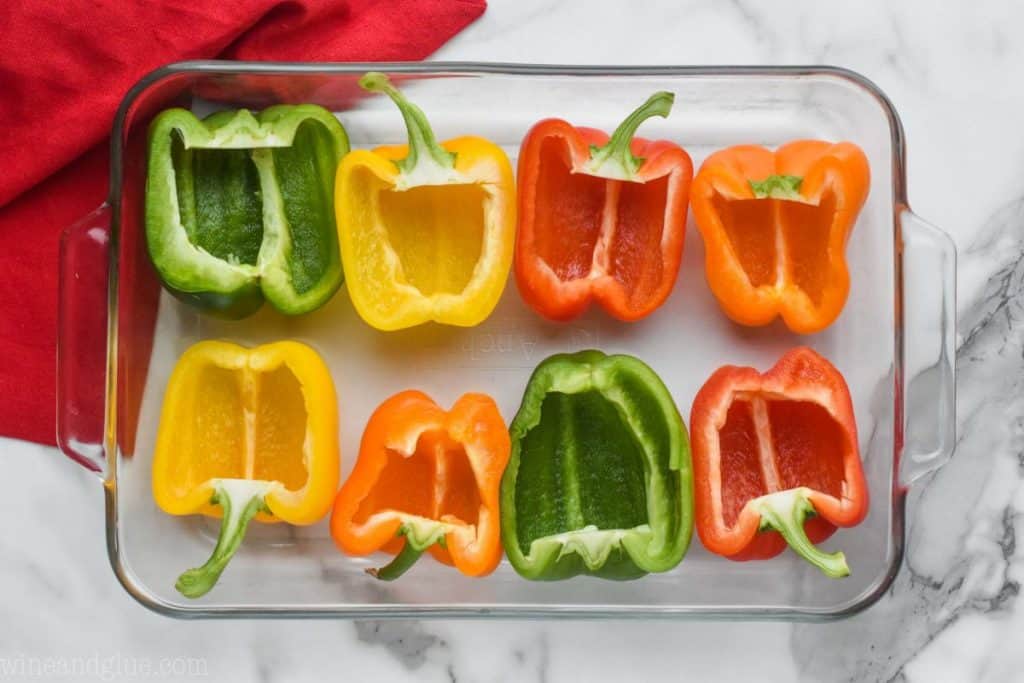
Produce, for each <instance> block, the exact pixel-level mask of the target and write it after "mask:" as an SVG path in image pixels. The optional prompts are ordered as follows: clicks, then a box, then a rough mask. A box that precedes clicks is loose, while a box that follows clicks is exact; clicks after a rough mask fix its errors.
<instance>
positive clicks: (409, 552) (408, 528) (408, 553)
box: [366, 519, 447, 581]
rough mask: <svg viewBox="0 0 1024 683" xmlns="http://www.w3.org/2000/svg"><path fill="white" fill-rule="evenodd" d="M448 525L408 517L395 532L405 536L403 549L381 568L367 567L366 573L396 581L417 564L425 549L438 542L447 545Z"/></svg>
mask: <svg viewBox="0 0 1024 683" xmlns="http://www.w3.org/2000/svg"><path fill="white" fill-rule="evenodd" d="M446 530H447V527H446V525H444V524H443V523H440V522H433V521H430V520H422V521H416V520H411V519H407V520H406V521H405V522H403V523H402V526H400V527H399V528H398V533H397V534H395V535H396V536H398V537H399V538H401V537H402V536H404V537H405V545H404V546H403V547H402V551H401V552H400V553H398V554H397V555H395V559H393V560H391V562H389V563H388V564H387V565H385V566H383V567H381V568H379V569H367V570H366V573H367V574H369V575H370V576H372V577H374V578H376V579H380V580H381V581H394V580H395V579H397V578H398V577H399V576H401V575H402V574H404V573H405V572H407V571H409V568H410V567H412V566H413V565H414V564H416V560H418V559H420V555H422V554H423V551H424V550H426V549H427V548H429V547H430V546H432V545H434V544H435V543H437V544H438V545H440V546H441V547H442V548H446V547H447V542H446V541H445V537H444V534H445V531H446Z"/></svg>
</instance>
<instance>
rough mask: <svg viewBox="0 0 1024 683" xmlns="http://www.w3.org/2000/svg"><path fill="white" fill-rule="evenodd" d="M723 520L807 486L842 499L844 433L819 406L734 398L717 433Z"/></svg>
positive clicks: (772, 398)
mask: <svg viewBox="0 0 1024 683" xmlns="http://www.w3.org/2000/svg"><path fill="white" fill-rule="evenodd" d="M718 438H719V449H720V459H719V465H718V469H719V475H720V478H721V500H722V520H723V522H724V523H725V525H726V526H727V527H731V526H732V525H733V524H734V523H735V522H736V519H737V518H738V517H739V515H740V512H741V511H742V510H743V507H744V506H745V505H746V504H747V502H748V501H750V500H751V499H753V498H758V497H760V496H763V495H765V494H768V493H774V492H776V491H784V490H787V489H792V488H797V487H799V486H806V487H808V488H811V489H814V490H816V491H821V492H822V493H827V494H829V495H832V496H834V497H836V498H839V497H841V496H842V487H843V480H844V476H845V472H844V469H843V455H844V453H845V451H846V449H847V448H848V447H849V444H847V438H846V435H845V433H844V432H843V429H842V427H841V426H840V425H839V423H838V422H836V421H835V419H834V418H833V417H832V416H831V415H830V414H829V412H828V411H827V410H826V409H825V408H824V407H822V406H821V405H819V404H817V403H813V402H810V401H795V400H788V399H784V398H777V397H775V396H765V395H759V394H753V395H750V394H748V395H745V396H742V397H737V398H735V399H734V400H733V402H732V404H731V405H730V406H729V411H728V413H727V416H726V420H725V424H724V425H723V426H722V427H721V428H720V429H719V430H718Z"/></svg>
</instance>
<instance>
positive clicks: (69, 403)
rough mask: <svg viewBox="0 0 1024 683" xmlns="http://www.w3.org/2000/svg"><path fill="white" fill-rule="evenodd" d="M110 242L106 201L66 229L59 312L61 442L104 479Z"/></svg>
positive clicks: (58, 411)
mask: <svg viewBox="0 0 1024 683" xmlns="http://www.w3.org/2000/svg"><path fill="white" fill-rule="evenodd" d="M109 245H110V207H109V206H108V205H106V204H103V205H102V206H100V207H99V208H98V209H96V210H95V211H93V212H92V213H90V214H89V215H88V216H86V217H85V218H83V219H82V220H80V221H79V222H77V223H75V224H74V225H72V226H71V227H70V228H67V229H66V230H65V231H64V234H63V235H62V236H61V241H60V285H59V293H58V313H57V445H58V447H59V448H60V449H61V451H63V452H64V454H65V455H67V456H68V457H69V458H71V459H72V460H75V461H76V462H78V463H80V464H81V465H83V466H84V467H86V468H88V469H90V470H92V471H94V472H96V473H97V474H98V475H100V476H101V477H104V478H105V476H106V469H107V462H106V456H105V453H104V447H103V443H104V439H103V429H104V410H105V403H106V376H107V372H106V365H107V294H108V293H107V285H108V264H109Z"/></svg>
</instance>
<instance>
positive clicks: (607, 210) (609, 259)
mask: <svg viewBox="0 0 1024 683" xmlns="http://www.w3.org/2000/svg"><path fill="white" fill-rule="evenodd" d="M673 99H674V96H673V95H672V93H668V92H658V93H655V94H654V95H652V96H651V97H650V99H648V100H647V102H645V103H644V104H643V105H642V106H641V107H640V108H639V109H637V110H636V111H634V112H633V113H632V114H630V115H629V116H628V117H627V118H626V120H625V121H623V122H622V124H621V125H620V126H619V127H618V129H616V131H615V132H614V133H613V134H612V136H611V138H609V137H608V136H607V135H606V134H605V133H604V132H602V131H599V130H594V129H593V128H576V127H573V126H572V125H571V124H569V123H568V122H566V121H563V120H561V119H546V120H544V121H541V122H539V123H537V124H536V125H535V126H534V127H533V128H531V129H530V131H529V132H528V133H527V134H526V138H525V139H524V140H523V144H522V147H521V148H520V152H519V170H518V183H519V231H518V237H517V241H516V257H515V272H516V282H517V283H518V285H519V291H520V292H521V293H522V296H523V299H524V300H525V301H526V303H528V304H529V305H530V306H531V307H532V308H533V309H534V310H536V311H537V312H538V313H540V314H541V315H543V316H545V317H547V318H550V319H552V320H571V319H572V318H575V317H576V316H578V315H580V314H581V313H582V312H583V311H584V310H585V309H586V308H587V306H588V305H589V303H590V301H591V300H592V299H593V300H596V301H597V302H598V303H599V304H600V305H601V306H603V307H604V308H605V310H607V311H608V313H610V314H611V315H612V316H614V317H616V318H618V319H620V320H625V321H632V320H639V319H640V318H643V317H644V316H646V315H649V314H650V313H651V312H652V311H654V310H655V309H656V308H657V307H658V306H660V305H661V304H662V303H663V302H664V301H665V299H666V298H667V297H668V295H669V293H670V292H671V291H672V286H673V284H675V281H676V275H677V274H678V272H679V262H680V260H681V259H682V255H683V237H684V235H685V233H686V209H687V205H688V202H689V193H690V181H691V180H692V178H693V163H692V162H691V161H690V155H688V154H687V153H686V151H684V150H683V149H682V148H681V147H680V146H678V145H676V144H674V143H672V142H668V141H664V140H658V141H649V140H644V139H642V138H634V137H633V134H634V133H635V132H636V129H637V128H638V127H639V126H640V124H641V123H642V122H643V121H645V120H646V119H648V118H650V117H652V116H667V115H668V113H669V111H670V110H671V108H672V101H673Z"/></svg>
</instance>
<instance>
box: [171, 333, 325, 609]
mask: <svg viewBox="0 0 1024 683" xmlns="http://www.w3.org/2000/svg"><path fill="white" fill-rule="evenodd" d="M338 458H339V455H338V409H337V400H336V398H335V393H334V384H333V382H332V381H331V375H330V373H329V371H328V369H327V366H326V365H324V362H323V360H321V358H320V356H319V355H317V353H316V352H315V351H314V350H313V349H311V348H309V347H308V346H306V345H305V344H300V343H298V342H293V341H283V342H276V343H273V344H266V345H264V346H257V347H255V348H252V349H247V348H244V347H242V346H238V345H236V344H231V343H228V342H221V341H202V342H199V343H198V344H195V345H194V346H192V347H190V348H189V349H188V350H187V351H186V352H185V353H184V354H183V355H182V357H181V358H180V359H179V360H178V363H177V365H176V366H175V368H174V371H173V372H172V373H171V378H170V381H169V382H168V384H167V391H166V393H165V394H164V403H163V409H162V413H161V416H160V427H159V431H158V433H157V441H156V453H155V455H154V458H153V497H154V498H155V500H156V503H157V505H158V506H159V507H160V509H161V510H163V511H164V512H167V513H169V514H172V515H192V514H203V515H209V516H211V517H222V518H223V521H222V522H221V527H220V535H219V536H218V538H217V546H216V547H215V548H214V550H213V554H212V555H211V557H210V559H209V560H208V561H207V562H206V564H204V565H203V566H202V567H198V568H196V569H190V570H188V571H186V572H185V573H184V574H182V575H181V577H180V578H179V579H178V582H177V584H176V586H175V587H176V588H177V589H178V590H179V591H180V592H181V593H182V594H183V595H185V596H186V597H189V598H197V597H200V596H201V595H204V594H205V593H207V592H208V591H209V590H210V589H211V588H213V585H214V584H215V583H216V582H217V580H218V578H220V575H221V572H223V571H224V568H225V567H226V566H227V564H228V562H229V561H230V560H231V558H232V556H233V555H234V554H235V551H236V550H238V547H239V545H240V544H241V542H242V539H243V537H244V536H245V531H246V528H247V527H248V524H249V522H250V521H251V520H252V519H254V518H255V519H256V520H258V521H261V522H277V521H283V522H288V523H289V524H312V523H314V522H316V521H318V520H320V519H321V518H323V516H324V515H325V514H327V511H328V510H329V509H330V507H331V501H332V500H333V499H334V493H335V491H336V490H337V488H338Z"/></svg>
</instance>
